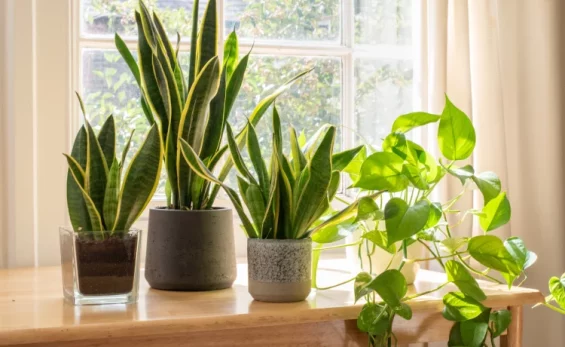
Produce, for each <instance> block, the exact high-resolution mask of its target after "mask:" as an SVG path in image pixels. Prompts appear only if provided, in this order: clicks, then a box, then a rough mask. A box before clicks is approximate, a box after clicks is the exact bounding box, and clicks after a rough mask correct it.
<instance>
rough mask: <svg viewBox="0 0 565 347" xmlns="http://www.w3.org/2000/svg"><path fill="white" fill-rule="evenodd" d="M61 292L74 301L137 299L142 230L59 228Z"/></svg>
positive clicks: (127, 302)
mask: <svg viewBox="0 0 565 347" xmlns="http://www.w3.org/2000/svg"><path fill="white" fill-rule="evenodd" d="M59 242H60V246H61V271H62V277H63V295H64V297H65V300H66V301H68V302H70V303H72V304H74V305H96V304H129V303H134V302H136V301H137V292H138V287H139V285H138V284H139V276H138V273H139V250H140V248H141V230H137V229H132V230H129V231H79V232H75V231H73V230H72V229H67V228H60V229H59Z"/></svg>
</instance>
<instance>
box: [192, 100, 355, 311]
mask: <svg viewBox="0 0 565 347" xmlns="http://www.w3.org/2000/svg"><path fill="white" fill-rule="evenodd" d="M248 127H249V131H248V132H247V136H246V141H247V148H248V153H249V157H250V159H251V166H250V167H248V166H247V165H246V164H245V162H244V160H243V157H242V155H241V152H240V150H239V149H238V146H237V143H236V138H235V137H234V135H233V132H232V130H231V128H230V127H229V126H228V127H227V135H228V136H227V140H228V146H229V149H230V152H231V154H232V158H233V160H234V163H235V166H236V168H237V170H238V172H239V174H240V175H239V176H238V185H239V194H238V193H237V192H236V191H235V190H234V189H232V188H230V187H228V186H227V185H225V184H223V183H222V182H221V181H220V180H219V179H217V178H216V177H214V175H213V174H212V173H211V172H210V171H209V170H208V169H207V167H206V165H205V163H204V162H203V161H202V160H200V158H199V157H198V155H197V153H196V151H195V150H194V149H193V148H192V146H191V145H190V144H189V143H188V142H186V141H184V140H182V141H181V148H182V153H183V155H184V157H185V159H186V161H187V163H188V165H190V167H191V168H192V169H193V171H194V172H195V173H196V174H198V175H199V176H201V177H203V178H204V179H206V180H209V181H210V182H213V183H216V184H218V185H220V186H222V187H223V189H224V190H225V191H226V193H227V194H228V196H229V197H230V199H231V200H232V202H233V205H234V206H235V209H236V211H237V213H238V215H239V217H240V219H241V222H242V224H243V229H244V230H245V232H246V234H247V236H248V243H247V258H248V264H249V271H248V276H249V293H250V294H251V295H252V296H253V298H254V299H255V300H258V301H268V302H292V301H301V300H304V299H305V298H306V297H307V296H308V294H309V293H310V288H311V284H312V283H311V269H312V238H311V236H312V235H313V234H316V233H324V232H326V230H330V229H331V226H332V225H334V224H337V223H339V222H342V221H343V220H344V219H347V218H349V217H350V216H351V214H352V210H353V208H354V207H355V204H352V205H351V206H348V207H346V208H345V209H344V210H341V211H339V212H337V213H331V214H328V210H331V208H330V204H331V201H332V199H333V198H334V196H335V194H336V192H337V191H338V187H339V183H340V172H341V170H343V168H345V167H346V166H347V165H348V163H349V162H350V161H351V160H352V159H353V158H354V157H355V156H356V155H357V153H358V152H359V151H360V150H361V147H357V148H354V149H351V150H348V151H344V152H340V153H335V154H333V155H332V153H333V147H334V143H335V136H336V128H335V127H334V126H326V127H323V128H322V129H320V131H319V132H318V134H316V135H315V136H314V137H313V138H312V139H311V140H310V141H308V142H307V143H305V144H303V145H302V146H301V144H300V143H299V140H298V137H297V134H296V131H295V130H294V128H292V127H291V128H290V147H291V149H292V150H291V153H292V156H291V157H289V156H287V155H285V154H284V153H283V138H282V132H281V125H280V119H279V115H278V113H277V109H276V107H273V129H274V131H273V135H272V155H271V161H270V165H269V167H270V169H267V167H268V165H267V163H266V162H265V161H264V159H263V153H261V150H260V148H259V142H258V140H257V135H256V133H255V129H254V127H253V125H252V124H249V125H248ZM252 172H255V174H253V173H252ZM242 201H243V203H242ZM244 204H245V206H246V209H247V211H249V214H247V213H246V211H245V210H244V207H243V206H244Z"/></svg>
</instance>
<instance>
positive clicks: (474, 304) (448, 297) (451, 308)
mask: <svg viewBox="0 0 565 347" xmlns="http://www.w3.org/2000/svg"><path fill="white" fill-rule="evenodd" d="M443 304H444V305H445V307H444V309H443V317H444V318H445V319H447V320H450V321H454V322H463V321H466V320H469V319H473V318H475V317H478V316H479V315H480V314H481V313H482V312H483V311H484V310H485V307H484V306H483V305H482V304H481V303H480V302H478V301H477V300H475V299H473V298H472V297H471V296H469V295H465V294H463V293H461V292H450V293H447V294H445V295H444V296H443Z"/></svg>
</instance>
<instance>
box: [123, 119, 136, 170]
mask: <svg viewBox="0 0 565 347" xmlns="http://www.w3.org/2000/svg"><path fill="white" fill-rule="evenodd" d="M134 133H135V129H133V130H132V131H131V133H130V134H129V137H128V140H127V142H126V145H125V146H124V149H123V150H122V157H121V160H120V169H122V168H123V167H124V163H125V162H126V157H127V155H128V152H129V148H130V146H131V140H132V139H133V134H134ZM120 176H121V173H120Z"/></svg>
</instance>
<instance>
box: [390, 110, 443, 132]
mask: <svg viewBox="0 0 565 347" xmlns="http://www.w3.org/2000/svg"><path fill="white" fill-rule="evenodd" d="M439 119H440V116H439V115H437V114H431V113H427V112H412V113H408V114H403V115H402V116H400V117H398V118H396V120H395V121H394V123H393V124H392V132H397V131H400V132H404V133H405V132H407V131H410V130H412V129H414V128H416V127H419V126H422V125H426V124H429V123H433V122H437V121H438V120H439Z"/></svg>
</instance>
